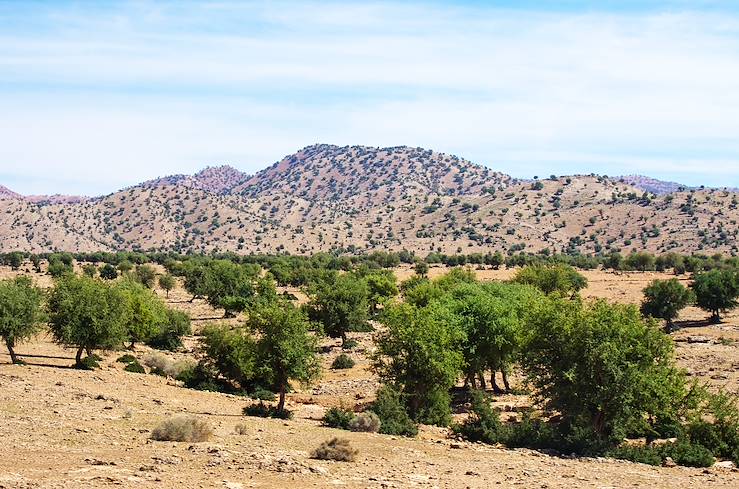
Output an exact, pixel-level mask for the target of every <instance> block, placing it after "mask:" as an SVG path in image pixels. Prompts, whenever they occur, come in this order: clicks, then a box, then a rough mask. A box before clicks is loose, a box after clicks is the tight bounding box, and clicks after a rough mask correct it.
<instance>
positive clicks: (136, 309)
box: [115, 278, 167, 349]
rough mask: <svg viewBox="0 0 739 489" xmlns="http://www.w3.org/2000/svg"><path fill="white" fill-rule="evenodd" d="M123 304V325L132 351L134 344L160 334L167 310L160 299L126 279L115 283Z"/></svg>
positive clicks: (141, 285) (136, 282)
mask: <svg viewBox="0 0 739 489" xmlns="http://www.w3.org/2000/svg"><path fill="white" fill-rule="evenodd" d="M115 289H117V290H118V291H119V292H120V295H121V297H122V298H123V302H124V306H125V308H124V315H123V318H122V320H123V323H124V327H125V328H126V332H127V335H128V340H129V341H130V342H131V344H130V346H129V347H130V348H131V349H133V348H134V346H135V344H136V342H139V341H142V342H147V341H149V340H150V339H151V338H153V337H155V336H156V335H157V334H159V332H160V328H161V327H162V325H163V324H164V323H166V322H167V308H166V307H165V305H164V304H163V303H162V301H161V299H159V297H157V296H156V294H154V292H153V291H151V290H149V289H148V288H147V287H146V286H145V285H144V284H142V283H140V282H138V281H135V280H132V279H129V278H126V279H125V280H123V281H121V282H119V283H117V284H116V285H115Z"/></svg>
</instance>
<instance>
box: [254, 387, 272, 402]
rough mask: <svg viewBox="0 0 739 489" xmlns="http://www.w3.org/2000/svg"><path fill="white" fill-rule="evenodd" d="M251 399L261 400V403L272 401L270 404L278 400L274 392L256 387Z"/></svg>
mask: <svg viewBox="0 0 739 489" xmlns="http://www.w3.org/2000/svg"><path fill="white" fill-rule="evenodd" d="M249 397H251V398H252V399H257V400H260V401H270V402H271V401H274V400H275V399H277V396H276V395H275V393H274V392H272V391H271V390H268V389H264V388H262V387H256V388H255V389H254V390H252V391H251V392H250V393H249Z"/></svg>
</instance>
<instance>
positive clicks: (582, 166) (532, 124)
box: [0, 0, 739, 195]
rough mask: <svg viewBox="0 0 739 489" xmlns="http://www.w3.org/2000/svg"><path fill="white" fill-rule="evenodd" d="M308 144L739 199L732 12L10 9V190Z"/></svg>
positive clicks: (351, 5) (241, 158) (257, 160)
mask: <svg viewBox="0 0 739 489" xmlns="http://www.w3.org/2000/svg"><path fill="white" fill-rule="evenodd" d="M314 143H330V144H338V145H342V146H343V145H354V144H360V145H368V146H398V145H408V146H414V147H416V146H420V147H424V148H428V149H433V150H437V151H443V152H447V153H452V154H456V155H458V156H461V157H464V158H467V159H469V160H471V161H473V162H475V163H479V164H482V165H486V166H488V167H490V168H492V169H495V170H498V171H503V172H505V173H508V174H511V175H513V176H515V177H522V178H531V177H533V176H535V175H538V176H549V175H550V174H556V175H564V174H577V173H598V174H606V175H624V174H634V173H638V174H644V175H649V176H652V177H656V178H660V179H665V180H671V181H677V182H680V183H684V184H688V185H708V186H733V187H739V2H717V1H700V0H698V1H691V2H688V1H642V2H635V1H628V0H626V1H601V2H586V1H576V0H572V1H548V2H543V1H533V0H523V1H517V2H516V1H501V2H496V1H487V2H483V1H469V2H462V1H458V2H451V1H434V2H409V1H405V2H372V1H369V2H368V1H365V2H351V1H336V2H331V1H322V2H307V1H305V2H298V1H273V2H244V1H239V2H235V1H228V0H225V1H218V2H188V1H185V0H180V1H176V2H164V1H159V2H153V1H152V2H147V1H135V2H133V1H132V2H92V1H88V2H65V1H61V0H58V1H35V2H34V1H18V2H13V1H7V0H0V185H5V186H7V187H9V188H11V189H13V190H15V191H17V192H20V193H24V194H49V193H66V194H84V195H100V194H106V193H109V192H113V191H115V190H117V189H120V188H122V187H125V186H127V185H132V184H135V183H138V182H140V181H143V180H146V179H150V178H155V177H158V176H164V175H169V174H175V173H193V172H195V171H198V170H200V169H202V168H204V167H206V166H209V165H210V166H213V165H220V164H229V165H231V166H234V167H236V168H238V169H240V170H242V171H246V172H248V173H254V172H256V171H258V170H260V169H262V168H264V167H266V166H268V165H270V164H272V163H274V162H275V161H277V160H279V159H281V158H282V157H283V156H285V155H288V154H291V153H294V152H295V151H297V150H298V149H300V148H302V147H304V146H306V145H309V144H314Z"/></svg>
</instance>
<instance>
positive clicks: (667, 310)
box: [641, 278, 693, 333]
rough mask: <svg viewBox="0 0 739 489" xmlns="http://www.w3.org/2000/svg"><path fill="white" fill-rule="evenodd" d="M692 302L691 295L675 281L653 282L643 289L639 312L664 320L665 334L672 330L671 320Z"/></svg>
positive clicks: (688, 290)
mask: <svg viewBox="0 0 739 489" xmlns="http://www.w3.org/2000/svg"><path fill="white" fill-rule="evenodd" d="M692 301H693V294H692V293H691V291H690V289H688V288H686V287H685V286H683V284H681V283H680V282H679V281H678V280H677V279H675V278H673V279H670V280H655V281H653V282H652V283H651V284H649V285H648V286H647V287H646V288H645V289H644V300H643V301H642V304H641V312H642V314H644V315H645V316H651V317H653V318H658V319H664V320H665V321H666V322H667V327H666V329H667V332H668V333H669V332H670V331H672V329H673V320H674V319H675V318H676V317H677V315H678V314H679V313H680V310H681V309H683V308H685V307H686V306H687V305H688V304H690V303H691V302H692Z"/></svg>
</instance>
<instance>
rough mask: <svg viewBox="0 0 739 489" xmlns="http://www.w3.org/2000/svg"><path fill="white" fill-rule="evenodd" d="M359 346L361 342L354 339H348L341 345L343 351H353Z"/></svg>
mask: <svg viewBox="0 0 739 489" xmlns="http://www.w3.org/2000/svg"><path fill="white" fill-rule="evenodd" d="M358 345H359V342H358V341H357V340H355V339H353V338H347V340H346V341H345V342H344V343H343V344H342V345H341V349H342V350H353V349H354V348H356V347H357V346H358Z"/></svg>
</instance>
